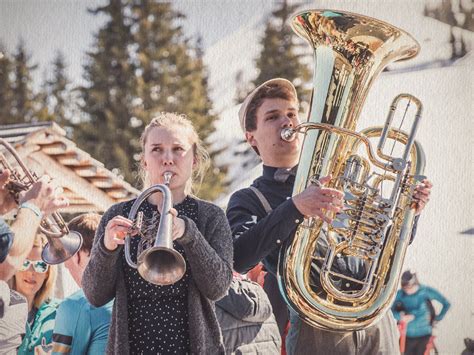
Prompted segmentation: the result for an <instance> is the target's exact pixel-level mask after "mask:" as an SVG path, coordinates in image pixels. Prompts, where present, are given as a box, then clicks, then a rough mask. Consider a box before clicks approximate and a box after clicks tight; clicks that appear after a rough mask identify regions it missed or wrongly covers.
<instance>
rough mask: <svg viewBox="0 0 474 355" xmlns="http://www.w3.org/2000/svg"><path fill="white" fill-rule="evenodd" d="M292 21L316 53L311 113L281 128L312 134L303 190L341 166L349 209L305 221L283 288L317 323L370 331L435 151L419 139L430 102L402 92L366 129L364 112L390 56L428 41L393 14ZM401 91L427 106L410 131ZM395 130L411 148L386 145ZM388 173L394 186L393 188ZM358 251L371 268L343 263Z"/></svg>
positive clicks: (387, 296) (335, 184) (286, 134)
mask: <svg viewBox="0 0 474 355" xmlns="http://www.w3.org/2000/svg"><path fill="white" fill-rule="evenodd" d="M292 27H293V30H294V31H295V32H296V33H297V34H298V35H299V36H300V37H303V38H304V39H306V40H307V41H308V42H309V44H310V45H311V46H312V48H313V50H314V57H315V70H314V76H313V88H314V89H313V95H312V98H311V104H310V111H309V114H308V119H307V122H304V123H301V124H300V125H298V126H297V127H294V128H285V129H283V130H282V131H281V138H282V139H284V140H288V141H290V140H292V139H294V137H295V135H296V134H303V135H304V140H303V146H302V149H301V155H300V161H299V164H298V171H297V174H296V178H295V185H294V189H293V195H296V194H298V193H300V192H301V191H303V190H304V189H305V188H306V187H307V186H308V185H310V184H313V183H314V181H317V180H318V179H319V177H321V176H327V175H331V176H332V179H331V181H330V182H329V183H328V184H327V187H330V188H335V189H339V190H342V191H343V192H344V208H343V210H342V211H341V212H340V213H338V214H334V215H333V217H334V219H333V223H332V224H330V225H328V224H326V223H324V222H323V221H322V220H320V219H317V218H305V220H304V221H303V223H302V224H300V225H299V227H298V228H297V230H296V233H295V236H294V238H293V239H292V240H290V241H289V242H288V243H287V245H286V247H285V248H281V251H280V257H279V262H278V282H279V287H280V291H281V293H282V295H283V298H284V299H285V301H286V303H287V304H288V306H289V307H290V308H291V309H292V310H293V311H295V312H296V313H297V314H298V315H299V317H300V318H301V319H303V320H304V321H305V322H307V323H308V324H310V325H311V326H314V327H317V328H321V329H326V330H331V331H343V332H345V331H352V330H360V329H364V328H366V327H369V326H370V325H372V324H374V322H376V321H377V320H379V319H380V318H381V317H382V316H383V315H384V314H385V312H386V311H387V310H388V309H389V307H390V305H391V302H392V300H393V297H394V296H395V292H396V290H397V286H398V282H399V279H400V275H401V270H402V266H403V260H404V257H405V253H406V249H407V247H408V244H409V240H410V233H411V230H412V226H413V223H414V218H415V211H414V206H413V192H414V188H415V186H416V183H417V182H418V181H420V180H421V179H422V178H423V176H422V174H423V170H424V166H425V157H424V153H423V150H422V148H421V146H420V144H419V143H418V142H416V141H415V134H416V131H417V129H418V125H419V121H420V119H421V112H422V105H421V102H420V101H419V100H418V99H417V98H415V97H414V96H412V95H409V94H400V95H398V96H397V97H396V98H395V99H394V100H393V102H392V105H391V108H390V111H389V114H388V116H387V119H386V121H385V125H384V126H383V127H375V128H369V129H366V130H363V131H361V132H357V131H356V126H357V121H358V119H359V115H360V113H361V111H362V107H363V103H364V101H365V99H366V97H367V94H368V91H369V89H370V87H371V85H372V83H373V81H374V80H375V78H376V77H377V76H378V75H379V74H380V73H381V72H382V71H383V69H384V68H385V67H386V66H387V65H388V64H389V63H391V62H394V61H398V60H406V59H409V58H412V57H414V56H415V55H416V54H417V53H418V51H419V44H418V43H417V42H416V40H414V39H413V38H412V37H411V36H410V35H409V34H408V33H407V32H405V31H403V30H401V29H398V28H396V27H395V26H392V25H390V24H388V23H386V22H383V21H379V20H376V19H373V18H370V17H367V16H362V15H357V14H353V13H349V12H342V11H335V10H305V11H302V12H298V13H296V14H295V15H294V16H293V17H292ZM401 100H407V101H409V102H410V104H411V103H414V104H415V106H416V107H417V112H416V114H415V117H414V119H413V124H412V128H411V130H410V133H408V134H407V133H405V132H403V131H400V130H397V129H394V128H392V120H393V117H394V112H395V110H396V108H397V107H398V105H399V103H400V101H401ZM374 137H375V138H379V141H378V145H377V147H376V149H374V148H373V147H372V142H371V141H370V138H374ZM387 139H391V140H393V141H396V142H399V143H401V144H402V145H404V151H403V153H402V156H401V157H398V156H392V155H391V154H387V153H385V152H384V146H385V143H386V140H387ZM359 146H362V147H365V150H364V151H363V153H365V156H366V157H367V159H366V158H365V156H362V155H360V150H358V148H359ZM377 169H378V170H377ZM379 171H382V173H379ZM385 181H386V184H389V186H390V187H391V190H390V193H389V194H387V195H385V192H384V193H382V185H383V183H384V182H385ZM354 260H355V261H356V262H357V265H362V266H363V267H361V269H363V271H364V272H363V275H357V276H354V273H352V272H349V273H347V271H344V270H342V271H341V269H340V267H339V265H340V264H341V263H340V262H341V261H344V262H349V261H351V262H352V261H354ZM346 265H349V264H346ZM347 268H349V267H348V266H347Z"/></svg>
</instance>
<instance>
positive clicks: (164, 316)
mask: <svg viewBox="0 0 474 355" xmlns="http://www.w3.org/2000/svg"><path fill="white" fill-rule="evenodd" d="M174 208H176V210H177V211H178V216H182V215H184V216H187V217H188V218H190V219H192V220H193V221H195V222H196V221H197V202H196V200H194V199H193V198H191V197H189V196H188V197H186V198H185V199H184V200H183V201H182V202H181V203H179V204H177V205H175V206H174ZM139 211H142V212H143V214H144V224H145V225H144V227H145V229H146V227H147V226H152V227H148V228H150V230H151V231H152V232H151V233H146V234H147V235H149V236H152V238H151V239H150V240H149V241H147V240H145V239H144V238H141V237H135V238H132V239H131V244H130V247H131V248H130V251H131V252H130V254H131V257H132V260H134V261H135V262H136V260H137V251H138V250H139V248H140V249H142V248H143V249H147V248H148V247H149V244H150V243H151V244H153V242H154V238H155V236H156V229H157V224H158V223H156V222H154V221H157V220H159V213H158V211H157V208H156V206H154V205H152V204H151V203H149V202H148V201H145V202H144V203H142V205H141V206H140V208H139ZM142 230H144V229H143V228H142ZM173 247H174V248H175V249H176V250H177V251H178V252H179V253H180V254H181V255H183V257H184V259H185V260H186V273H185V274H184V276H183V278H182V279H181V280H179V281H178V282H176V283H175V284H173V285H168V286H158V285H153V284H151V283H149V282H147V281H145V280H144V279H143V278H142V277H141V276H140V274H139V273H138V271H137V270H136V269H133V268H131V267H130V266H129V265H128V264H127V262H126V260H125V256H123V257H122V267H123V268H124V273H125V287H126V289H127V298H128V332H129V342H130V353H131V354H189V353H190V348H189V323H188V303H187V298H188V297H187V295H188V282H189V278H190V265H189V263H188V261H187V259H186V255H185V254H184V249H183V248H182V247H181V246H180V245H179V244H178V243H176V242H173Z"/></svg>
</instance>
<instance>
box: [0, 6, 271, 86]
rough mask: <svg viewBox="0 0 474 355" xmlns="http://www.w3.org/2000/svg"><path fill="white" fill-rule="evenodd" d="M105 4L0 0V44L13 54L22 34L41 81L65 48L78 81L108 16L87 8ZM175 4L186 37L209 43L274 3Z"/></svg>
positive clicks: (73, 75)
mask: <svg viewBox="0 0 474 355" xmlns="http://www.w3.org/2000/svg"><path fill="white" fill-rule="evenodd" d="M103 3H104V1H97V0H96V1H92V0H84V1H82V0H81V1H73V0H61V1H59V0H0V43H3V44H4V45H5V46H6V49H7V51H8V52H9V53H12V52H13V51H14V50H15V48H16V46H17V44H18V42H19V40H20V38H22V39H23V40H24V41H25V43H26V47H27V49H28V50H29V52H30V53H31V54H32V59H33V60H32V63H39V64H40V68H39V69H38V70H36V72H35V73H34V75H35V79H36V80H41V78H42V76H43V75H44V72H45V70H46V69H48V67H47V64H48V63H51V61H52V60H53V58H54V56H55V53H56V52H57V51H58V50H61V51H62V52H63V53H64V54H65V56H66V59H67V62H68V64H69V68H68V70H69V74H70V76H71V78H73V80H74V81H76V82H78V81H80V79H81V77H82V63H83V61H84V58H85V52H86V51H87V49H88V48H89V47H90V45H91V44H92V43H93V34H94V33H96V32H97V30H98V28H99V27H100V25H101V24H102V23H103V21H104V19H105V17H104V16H94V15H91V14H88V13H87V9H88V8H94V7H95V6H96V5H97V4H103ZM174 4H175V8H176V9H178V10H180V11H182V12H183V13H184V14H186V16H187V18H186V19H185V20H184V23H183V28H184V29H185V31H186V33H187V35H188V36H192V35H196V34H200V35H201V36H202V37H203V44H204V46H205V47H208V46H210V45H212V44H214V43H215V42H216V41H218V40H219V39H221V38H223V37H225V36H226V35H228V34H230V33H231V32H233V31H235V30H236V29H237V28H238V27H239V26H240V25H241V24H243V23H245V22H247V21H248V20H249V19H250V18H252V17H253V16H255V15H256V14H257V13H262V12H263V11H269V10H271V8H272V5H273V3H272V2H271V1H264V0H241V1H239V6H238V7H237V6H236V5H235V4H236V2H235V1H232V0H219V1H217V0H212V1H192V0H177V1H174Z"/></svg>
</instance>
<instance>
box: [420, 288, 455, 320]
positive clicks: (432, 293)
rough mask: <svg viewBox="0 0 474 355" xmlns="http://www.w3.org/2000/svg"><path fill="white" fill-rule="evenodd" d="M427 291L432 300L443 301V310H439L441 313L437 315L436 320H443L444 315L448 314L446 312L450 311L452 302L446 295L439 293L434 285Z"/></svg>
mask: <svg viewBox="0 0 474 355" xmlns="http://www.w3.org/2000/svg"><path fill="white" fill-rule="evenodd" d="M426 292H427V295H428V297H429V299H430V300H436V301H438V302H439V303H441V305H442V308H441V312H439V314H437V315H436V317H435V320H436V321H440V320H442V319H443V318H444V316H445V315H446V312H447V311H448V309H449V307H451V304H450V303H449V301H448V300H447V299H446V297H444V296H443V295H442V294H441V293H439V292H438V291H437V290H435V289H434V288H432V287H427V288H426Z"/></svg>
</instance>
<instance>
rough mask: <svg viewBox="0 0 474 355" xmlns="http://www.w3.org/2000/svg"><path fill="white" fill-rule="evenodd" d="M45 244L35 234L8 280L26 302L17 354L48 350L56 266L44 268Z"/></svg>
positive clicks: (54, 301)
mask: <svg viewBox="0 0 474 355" xmlns="http://www.w3.org/2000/svg"><path fill="white" fill-rule="evenodd" d="M46 243H47V240H46V237H45V236H44V235H43V234H41V233H38V234H37V235H36V237H35V239H34V242H33V248H32V249H31V251H30V253H29V254H28V256H27V258H26V259H25V260H24V262H23V265H22V266H21V267H20V269H19V270H18V271H17V272H16V273H15V275H14V276H13V278H12V280H11V281H12V282H11V283H12V289H13V290H15V291H17V292H18V293H20V294H21V295H23V296H24V297H25V298H26V300H27V302H28V319H27V322H26V328H25V336H24V337H23V341H22V343H21V346H20V348H19V349H18V353H19V354H36V353H37V352H40V353H41V351H48V350H49V349H50V348H51V343H52V339H53V329H54V319H55V317H56V310H57V308H58V306H59V301H57V300H55V299H53V298H52V296H53V292H54V285H55V282H56V275H57V266H56V265H48V264H46V263H45V262H44V261H43V260H42V259H41V253H42V251H43V248H44V247H45V245H46Z"/></svg>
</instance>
